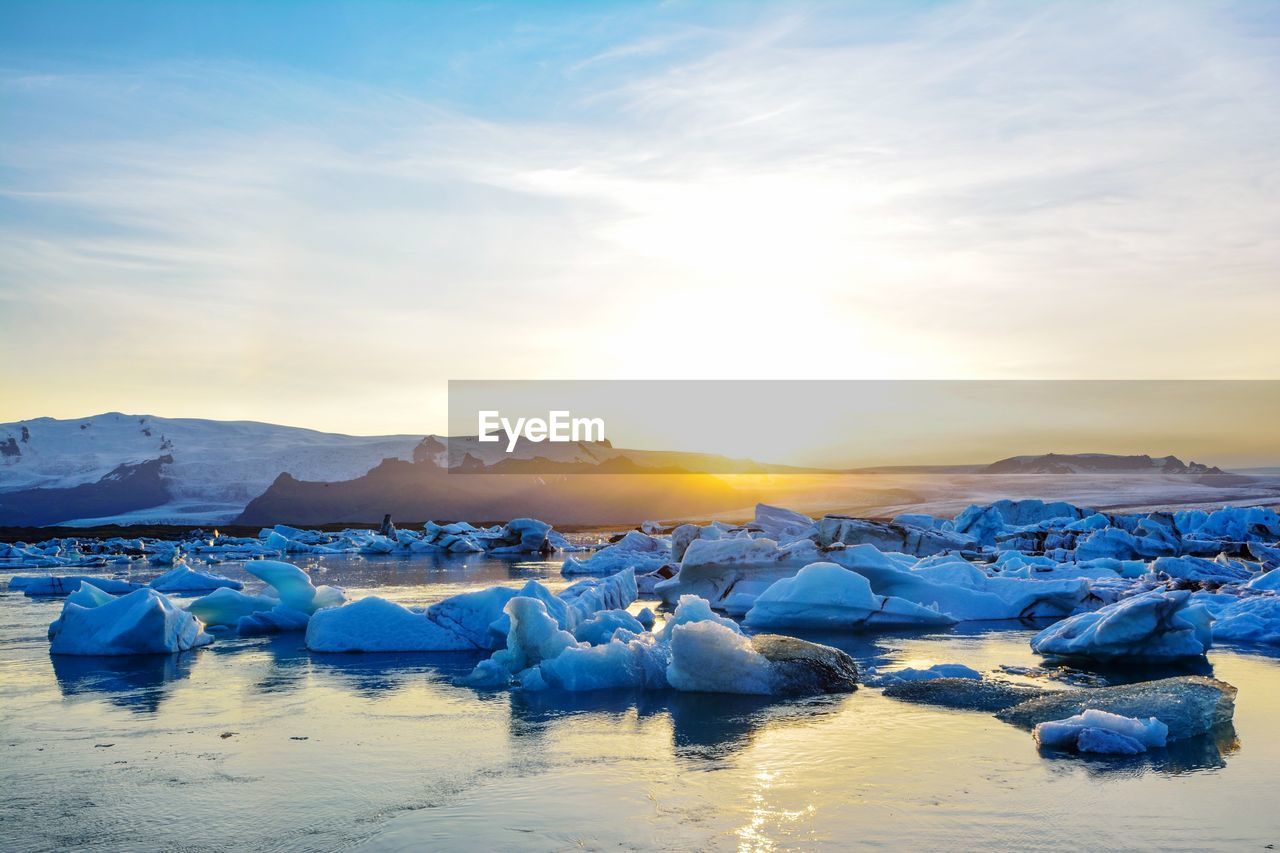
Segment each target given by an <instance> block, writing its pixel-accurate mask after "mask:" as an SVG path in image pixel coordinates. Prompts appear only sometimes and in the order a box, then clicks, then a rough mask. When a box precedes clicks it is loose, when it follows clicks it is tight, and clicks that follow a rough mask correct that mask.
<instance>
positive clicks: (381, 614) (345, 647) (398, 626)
mask: <svg viewBox="0 0 1280 853" xmlns="http://www.w3.org/2000/svg"><path fill="white" fill-rule="evenodd" d="M306 646H307V648H308V649H311V650H312V651H316V652H438V651H461V650H473V649H475V648H476V646H475V644H473V643H471V642H470V641H468V640H467V639H466V638H465V637H463V636H462V635H461V634H459V633H457V632H455V631H452V630H449V629H448V628H443V627H441V626H440V625H439V624H437V623H436V622H433V621H432V620H431V619H429V618H427V616H426V615H425V614H424V613H420V612H417V611H414V610H410V609H409V608H407V607H404V606H402V605H400V604H396V603H395V602H393V601H387V600H386V599H385V598H379V597H378V596H376V595H371V596H369V597H367V598H362V599H360V600H359V601H354V602H352V603H351V604H347V605H344V606H342V607H328V608H325V609H324V610H320V611H317V612H316V613H315V615H313V616H312V617H311V620H310V621H309V622H308V623H307V635H306Z"/></svg>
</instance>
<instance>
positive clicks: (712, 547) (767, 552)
mask: <svg viewBox="0 0 1280 853" xmlns="http://www.w3.org/2000/svg"><path fill="white" fill-rule="evenodd" d="M821 559H822V557H821V555H820V554H819V551H818V547H817V545H815V544H814V543H813V542H812V541H810V540H808V539H801V540H798V541H796V542H793V543H791V544H790V545H784V546H782V547H779V546H778V543H776V542H774V541H773V540H772V539H697V540H695V541H693V542H691V543H690V544H689V548H688V550H686V551H685V554H684V559H683V560H682V561H681V562H680V572H679V573H678V574H677V575H676V576H675V577H674V578H672V579H671V580H669V581H663V582H661V583H659V584H657V585H656V586H654V592H655V594H657V595H658V596H659V597H660V598H661V599H662V600H663V601H664V602H666V603H667V604H673V603H675V602H676V601H677V600H678V599H679V598H680V596H682V595H697V596H700V597H702V598H705V599H707V600H708V601H710V602H711V603H712V604H714V605H718V606H719V605H723V604H724V603H725V600H726V599H727V598H728V596H729V595H730V593H734V594H737V595H738V596H740V600H741V604H740V606H739V608H738V610H739V611H740V612H742V613H746V612H747V611H748V610H750V609H751V602H752V601H754V599H755V596H757V595H759V594H760V593H762V592H764V591H765V590H766V589H768V588H769V587H770V586H771V585H772V584H773V582H774V581H777V580H781V579H782V578H785V577H790V576H792V575H794V574H795V573H796V572H797V571H799V570H800V569H801V568H803V567H804V566H807V565H809V564H810V563H816V562H819V561H820V560H821Z"/></svg>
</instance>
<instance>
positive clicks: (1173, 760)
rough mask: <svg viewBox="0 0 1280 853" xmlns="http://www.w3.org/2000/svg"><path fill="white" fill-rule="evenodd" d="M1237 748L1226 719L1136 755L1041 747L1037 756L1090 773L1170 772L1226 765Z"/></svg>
mask: <svg viewBox="0 0 1280 853" xmlns="http://www.w3.org/2000/svg"><path fill="white" fill-rule="evenodd" d="M1239 749H1240V739H1239V738H1238V737H1237V736H1236V729H1235V726H1234V725H1231V724H1230V723H1228V724H1227V725H1225V726H1219V727H1218V728H1216V729H1214V730H1213V731H1212V732H1210V733H1209V734H1206V735H1202V736H1200V737H1193V738H1183V739H1182V740H1175V741H1170V742H1169V745H1168V746H1166V747H1165V748H1164V749H1153V750H1150V751H1149V752H1145V753H1140V754H1138V755H1090V754H1078V753H1074V752H1063V751H1059V750H1054V749H1045V748H1043V747H1041V748H1040V756H1041V757H1042V758H1045V759H1048V760H1050V761H1060V762H1068V763H1069V767H1067V766H1064V767H1063V768H1062V769H1064V770H1068V769H1069V770H1072V771H1075V770H1083V771H1084V772H1085V773H1086V774H1088V775H1089V776H1091V777H1098V778H1103V777H1109V776H1116V777H1128V776H1141V775H1142V774H1143V773H1147V772H1156V773H1163V774H1169V775H1176V774H1180V773H1192V772H1196V771H1201V770H1218V769H1220V768H1222V767H1226V766H1227V761H1226V756H1228V755H1231V754H1232V753H1234V752H1236V751H1237V750H1239Z"/></svg>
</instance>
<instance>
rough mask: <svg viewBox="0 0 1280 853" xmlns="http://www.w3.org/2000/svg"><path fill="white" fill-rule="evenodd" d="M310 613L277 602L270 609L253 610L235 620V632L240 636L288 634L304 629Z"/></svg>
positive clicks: (309, 618)
mask: <svg viewBox="0 0 1280 853" xmlns="http://www.w3.org/2000/svg"><path fill="white" fill-rule="evenodd" d="M310 620H311V614H310V613H308V612H307V611H305V610H298V609H296V608H293V607H290V606H288V605H287V604H277V605H276V606H275V607H273V608H271V609H270V610H255V611H254V612H253V613H250V614H249V615H247V616H242V617H240V619H239V621H237V622H236V633H237V634H239V635H240V636H242V637H262V636H268V635H271V634H288V633H292V632H294V631H305V630H306V629H307V623H308V622H309V621H310Z"/></svg>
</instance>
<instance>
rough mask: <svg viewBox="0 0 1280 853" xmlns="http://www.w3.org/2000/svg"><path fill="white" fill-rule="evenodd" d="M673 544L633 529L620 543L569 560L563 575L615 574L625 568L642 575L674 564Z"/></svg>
mask: <svg viewBox="0 0 1280 853" xmlns="http://www.w3.org/2000/svg"><path fill="white" fill-rule="evenodd" d="M671 560H672V557H671V545H670V544H669V543H668V542H666V541H664V540H662V539H658V538H656V537H653V536H648V535H646V534H644V533H641V532H640V531H639V530H632V531H630V532H628V533H627V535H626V536H623V537H622V538H621V539H620V540H618V541H617V542H615V543H614V544H612V545H609V546H607V547H605V548H601V549H600V550H599V551H597V552H595V553H594V554H592V555H591V556H590V557H588V558H587V559H585V560H578V559H575V558H573V557H569V558H568V559H566V560H565V561H564V566H563V567H561V569H560V573H561V574H564V575H612V574H615V573H617V572H620V571H623V570H625V569H636V570H637V571H639V572H640V573H641V574H643V573H646V572H651V571H654V570H655V569H657V568H659V567H661V566H663V565H666V564H667V563H669V562H671Z"/></svg>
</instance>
